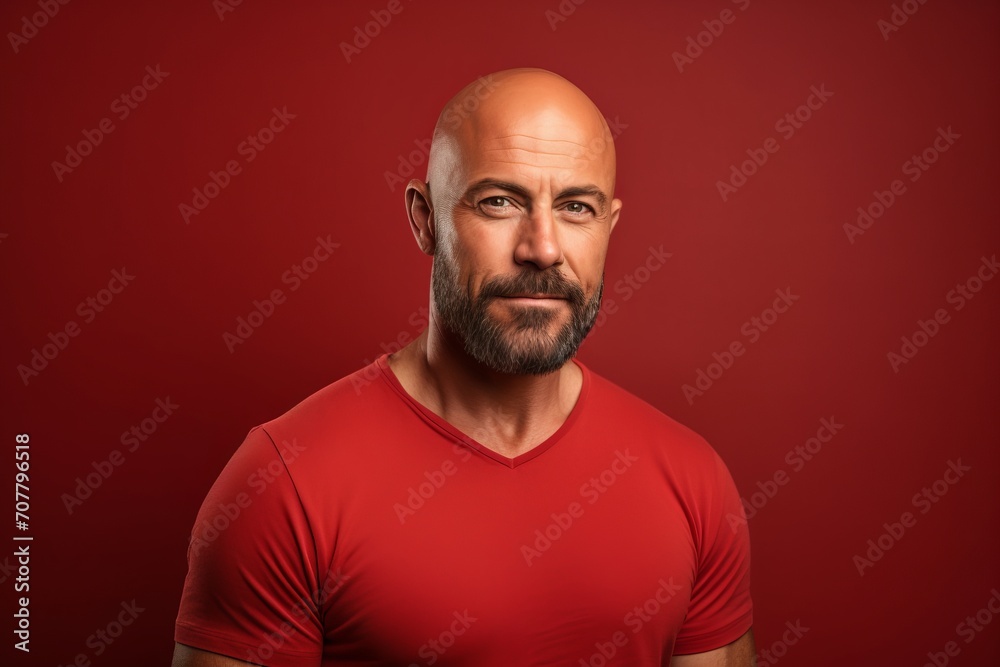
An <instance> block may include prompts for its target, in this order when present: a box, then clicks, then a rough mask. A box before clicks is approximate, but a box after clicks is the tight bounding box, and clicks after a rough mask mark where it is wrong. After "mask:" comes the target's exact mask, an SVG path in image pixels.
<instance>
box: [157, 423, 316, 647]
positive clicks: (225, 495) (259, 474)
mask: <svg viewBox="0 0 1000 667" xmlns="http://www.w3.org/2000/svg"><path fill="white" fill-rule="evenodd" d="M286 458H287V460H288V461H292V460H293V456H289V455H288V454H285V455H284V456H283V453H282V450H281V447H280V446H279V445H277V444H276V443H274V442H273V441H272V439H271V437H270V436H269V435H268V433H267V432H266V431H265V429H264V427H263V426H257V427H255V428H253V429H251V430H250V432H249V433H248V434H247V436H246V439H245V440H244V441H243V443H242V444H241V445H240V447H239V448H238V449H237V451H236V452H235V453H234V454H233V456H232V458H231V459H230V460H229V462H228V463H227V464H226V466H225V468H224V469H223V470H222V473H221V474H220V475H219V477H218V479H217V480H216V481H215V483H214V484H213V486H212V488H211V489H210V490H209V492H208V495H207V496H206V498H205V500H204V502H203V503H202V505H201V509H200V510H199V512H198V516H197V518H196V520H195V524H194V527H193V529H192V531H191V541H190V543H189V545H188V551H187V561H188V573H187V578H186V579H185V581H184V589H183V592H182V595H181V602H180V610H179V612H178V615H177V622H176V625H175V629H174V640H175V641H177V642H179V643H181V644H186V645H188V646H192V647H194V648H197V649H201V650H205V651H211V652H213V653H220V654H222V655H226V656H230V657H232V658H235V659H238V660H244V661H247V662H252V663H255V664H262V665H267V666H268V667H305V666H307V665H309V666H313V665H319V664H320V662H321V656H322V652H323V631H322V627H323V626H322V622H321V619H320V615H319V612H318V611H317V604H316V602H317V599H316V598H317V590H318V589H317V581H318V579H319V576H318V570H317V564H316V550H315V546H314V542H313V537H312V532H311V530H310V528H309V523H308V521H307V518H306V515H305V512H304V510H303V508H302V505H301V503H300V501H299V497H298V493H297V492H296V489H295V484H294V480H293V479H292V477H291V474H290V472H289V466H288V465H286ZM291 465H292V468H294V463H292V464H291Z"/></svg>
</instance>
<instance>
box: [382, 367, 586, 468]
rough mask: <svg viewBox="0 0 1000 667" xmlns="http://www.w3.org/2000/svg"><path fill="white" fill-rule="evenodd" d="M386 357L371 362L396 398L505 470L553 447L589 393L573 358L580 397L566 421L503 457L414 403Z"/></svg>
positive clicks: (573, 420)
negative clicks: (538, 440) (525, 448)
mask: <svg viewBox="0 0 1000 667" xmlns="http://www.w3.org/2000/svg"><path fill="white" fill-rule="evenodd" d="M388 357H389V353H388V352H385V353H383V354H382V355H381V356H379V357H378V359H376V360H375V363H376V365H377V366H378V368H379V370H380V371H382V378H383V379H384V380H385V381H386V383H387V384H388V385H389V386H390V387H392V389H393V390H394V391H395V392H396V393H397V394H398V395H399V397H400V398H401V399H403V402H405V403H406V404H407V405H408V406H409V407H410V408H411V409H412V410H413V411H414V412H416V413H417V414H418V415H419V416H420V417H421V418H422V419H423V420H424V421H426V422H427V423H428V424H430V425H431V426H433V427H434V428H436V429H437V430H438V431H440V432H442V433H443V434H444V435H447V436H449V437H451V438H452V439H454V440H456V441H457V442H459V443H461V444H463V445H466V446H467V447H469V448H470V449H472V450H474V451H476V452H479V453H480V454H482V455H483V456H486V457H488V458H490V459H493V460H494V461H496V462H497V463H500V464H502V465H504V466H506V467H508V468H516V467H517V466H519V465H523V464H525V463H527V462H528V461H531V460H532V459H534V458H535V457H537V456H539V455H541V454H544V453H545V452H546V451H548V450H549V449H551V448H552V446H553V445H555V444H556V443H557V442H559V440H561V439H562V438H563V436H564V435H565V434H566V432H567V431H569V430H570V428H572V426H573V424H574V422H576V421H577V419H578V418H579V416H580V413H581V412H583V410H584V406H585V404H586V402H587V396H588V394H589V393H590V382H591V380H590V369H589V368H587V367H586V366H585V365H584V364H583V362H581V361H580V360H578V359H577V358H576V357H573V358H572V359H571V361H572V362H573V363H575V364H576V365H577V366H579V368H580V371H581V372H582V373H583V384H582V386H581V387H580V395H579V396H578V397H577V399H576V403H575V404H574V405H573V409H572V410H571V411H570V413H569V415H568V416H567V417H566V420H565V421H564V422H563V423H562V424H561V425H560V426H559V428H558V429H556V431H555V433H553V434H552V435H550V436H549V437H548V438H546V439H545V440H544V441H543V442H541V443H539V444H538V445H536V446H535V447H532V448H531V449H530V450H528V451H526V452H524V453H523V454H519V455H518V456H515V457H514V458H510V457H509V456H504V455H503V454H501V453H499V452H496V451H493V450H492V449H490V448H489V447H487V446H486V445H484V444H482V443H480V442H478V441H477V440H475V439H474V438H472V437H470V436H468V435H466V434H465V433H463V432H462V431H460V430H459V429H457V428H456V427H454V426H453V425H452V424H450V423H449V422H447V421H445V420H444V419H443V418H441V417H440V416H439V415H437V414H435V413H434V412H431V411H430V410H429V409H428V408H427V407H426V406H424V405H423V404H422V403H420V402H419V401H417V399H415V398H413V397H412V396H410V394H409V393H407V391H406V389H404V388H403V385H402V384H401V383H400V381H399V378H397V377H396V374H395V373H393V371H392V368H390V367H389V362H388Z"/></svg>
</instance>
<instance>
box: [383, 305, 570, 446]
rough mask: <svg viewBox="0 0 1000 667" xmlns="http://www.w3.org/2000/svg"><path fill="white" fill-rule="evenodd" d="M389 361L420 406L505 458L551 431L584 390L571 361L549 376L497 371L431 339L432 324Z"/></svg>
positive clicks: (443, 340)
mask: <svg viewBox="0 0 1000 667" xmlns="http://www.w3.org/2000/svg"><path fill="white" fill-rule="evenodd" d="M387 361H388V363H389V367H390V368H391V369H392V372H393V374H394V375H395V376H396V378H397V379H398V380H399V383H400V384H401V385H402V386H403V389H405V390H406V392H407V393H408V394H409V395H410V396H412V397H413V398H414V399H415V400H416V401H417V402H418V403H420V404H421V405H423V406H424V407H426V408H427V409H428V410H430V411H431V412H433V413H434V414H436V415H438V416H439V417H441V418H442V419H444V420H445V421H446V422H448V423H449V424H451V425H452V426H454V427H455V428H457V429H458V430H460V431H462V432H463V433H465V434H466V435H468V436H470V437H471V438H472V439H473V440H476V441H477V442H479V443H480V444H482V445H484V446H486V447H488V448H489V449H492V450H493V451H495V452H497V453H499V454H502V455H504V456H506V457H508V458H515V457H517V456H519V455H521V454H524V453H525V452H528V451H530V450H531V449H533V448H534V447H536V446H538V445H540V444H541V443H543V442H544V441H545V440H546V439H548V437H549V436H551V435H552V434H553V433H555V432H556V431H557V430H558V429H559V427H560V426H562V424H563V422H565V421H566V418H567V417H568V416H569V414H570V412H572V410H573V406H574V405H576V401H577V399H578V398H579V396H580V390H581V388H582V386H583V372H582V371H581V369H580V367H579V366H577V365H576V364H575V363H573V362H572V361H569V362H567V363H566V364H564V365H563V366H562V368H560V369H559V370H557V371H555V372H553V373H550V374H548V375H507V374H504V373H497V372H495V371H493V370H492V369H489V368H486V367H484V366H483V365H482V364H480V363H478V362H477V361H475V360H474V359H471V358H470V357H469V356H468V355H467V354H466V353H465V352H464V350H462V349H457V350H456V349H455V346H453V345H450V344H449V341H447V340H446V338H445V337H444V336H443V335H440V333H438V334H437V335H435V327H434V323H433V322H432V323H431V324H430V325H429V326H428V328H427V329H425V330H424V331H423V332H422V333H421V334H420V336H419V337H417V339H416V340H414V341H413V342H412V343H410V344H409V345H407V346H406V347H405V348H403V349H402V350H400V351H399V352H396V353H395V354H391V355H389V357H388V359H387Z"/></svg>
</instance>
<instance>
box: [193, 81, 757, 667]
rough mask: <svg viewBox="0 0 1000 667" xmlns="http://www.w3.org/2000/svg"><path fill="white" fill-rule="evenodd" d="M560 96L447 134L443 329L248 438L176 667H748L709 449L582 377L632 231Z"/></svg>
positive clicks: (480, 85)
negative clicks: (622, 237)
mask: <svg viewBox="0 0 1000 667" xmlns="http://www.w3.org/2000/svg"><path fill="white" fill-rule="evenodd" d="M614 190H615V149H614V142H613V139H612V136H611V133H610V131H609V129H608V125H607V123H606V122H605V120H604V118H603V116H602V115H601V113H600V112H599V111H598V109H597V107H596V106H595V105H594V104H593V103H592V102H591V101H590V99H588V98H587V96H586V95H584V94H583V93H582V92H581V91H580V90H579V89H578V88H576V86H574V85H573V84H571V83H570V82H569V81H567V80H566V79H564V78H562V77H560V76H558V75H556V74H553V73H551V72H548V71H545V70H539V69H516V70H506V71H503V72H497V73H495V74H491V75H489V76H487V77H484V78H482V79H480V80H479V81H476V82H473V83H472V84H470V85H469V86H467V87H466V88H464V89H463V90H462V91H460V92H459V93H458V94H457V95H456V96H455V97H454V98H453V99H452V100H451V101H450V102H449V103H448V104H447V105H446V106H445V108H444V109H443V111H442V112H441V115H440V117H439V119H438V123H437V126H436V127H435V130H434V136H433V141H432V146H431V150H430V156H429V160H428V172H427V180H426V181H420V180H417V179H415V180H412V181H410V183H409V184H408V186H407V189H406V195H405V201H406V211H407V215H408V217H409V222H410V228H411V230H412V232H413V235H414V237H415V238H416V241H417V245H418V246H419V247H420V249H421V250H422V251H423V252H424V253H426V254H427V255H430V256H431V257H432V258H433V259H432V269H431V276H432V277H431V290H430V308H429V317H428V324H427V327H426V329H425V330H424V331H423V332H422V333H421V334H420V335H419V337H418V338H417V339H416V340H414V341H413V342H412V343H411V344H409V345H407V346H406V347H405V348H403V349H401V350H399V351H398V352H396V353H394V354H383V355H381V356H380V357H378V358H377V359H376V361H374V362H372V363H371V364H370V365H368V366H366V367H365V368H361V369H359V370H357V371H356V372H354V373H352V374H351V375H348V376H347V377H344V378H341V379H340V380H338V381H337V382H334V383H333V384H331V385H329V386H328V387H326V388H324V389H322V390H321V391H319V392H317V393H316V394H314V395H312V396H310V397H309V398H307V399H306V400H304V401H303V402H301V403H299V404H298V405H296V406H295V407H294V408H292V409H291V410H290V411H288V412H287V413H285V414H284V415H282V416H280V417H278V418H276V419H273V420H271V421H269V422H266V423H264V424H261V425H258V426H256V427H254V428H253V429H251V430H250V432H249V434H248V435H247V437H246V440H245V441H244V442H243V444H242V445H241V446H240V447H239V449H238V450H237V451H236V453H235V454H234V455H233V457H232V459H231V460H230V461H229V463H228V464H227V465H226V467H225V469H224V470H223V472H222V474H221V475H220V477H219V479H218V480H217V481H216V483H215V484H214V485H213V487H212V489H211V490H210V492H209V494H208V497H207V498H206V499H205V502H204V504H203V505H202V508H201V511H200V513H199V515H198V518H197V519H196V522H195V527H194V530H193V531H192V537H191V543H190V546H189V549H188V563H189V571H188V576H187V579H186V581H185V587H184V591H183V596H182V600H181V605H180V613H179V614H178V617H177V624H176V630H175V636H174V637H175V640H176V642H177V644H176V650H175V653H174V662H173V665H174V667H232V666H234V665H245V664H248V663H249V664H259V665H267V666H269V667H304V666H306V665H309V666H317V665H322V666H324V667H325V666H327V665H331V666H332V665H351V666H361V665H399V666H402V667H414V666H420V665H439V666H441V667H452V666H456V667H457V666H462V667H493V666H496V667H501V666H502V667H527V666H545V665H566V666H572V667H578V666H582V667H588V666H590V667H600V666H606V665H608V666H610V665H623V666H630V667H635V666H647V665H648V666H663V665H673V666H675V667H677V666H681V667H698V666H705V667H709V666H711V667H718V666H732V667H737V666H738V667H750V666H751V665H753V664H754V641H753V633H752V630H751V624H752V603H751V598H750V590H749V585H750V573H749V567H750V553H749V537H748V534H747V529H746V519H745V515H744V513H743V510H742V507H741V504H740V500H739V496H738V493H737V491H736V488H735V485H734V483H733V480H732V478H731V476H730V475H729V472H728V470H727V469H726V466H725V464H724V463H723V462H722V460H721V459H720V458H719V456H718V455H717V454H716V453H715V451H714V450H713V449H712V448H711V447H710V446H709V445H708V444H707V443H706V442H705V441H704V440H703V439H702V438H700V437H699V436H698V435H696V434H695V433H693V432H692V431H690V430H688V429H687V428H685V427H684V426H682V425H680V424H678V423H677V422H675V421H673V420H672V419H670V418H669V417H667V416H666V415H664V414H663V413H661V412H659V411H658V410H656V409H655V408H653V407H652V406H651V405H649V404H648V403H645V402H643V401H642V400H640V399H639V398H637V397H635V396H633V395H632V394H630V393H628V392H627V391H625V390H624V389H622V388H620V387H618V386H617V385H615V384H613V383H611V382H610V381H609V380H607V379H605V378H603V377H601V376H599V375H597V374H596V373H594V372H592V371H591V370H590V369H589V368H588V367H587V366H586V365H584V364H583V363H582V362H580V361H579V360H578V359H576V358H575V355H576V352H577V349H578V348H579V346H580V345H581V343H582V342H583V339H584V337H585V336H586V335H587V333H588V332H589V331H590V330H591V328H592V327H593V325H594V322H595V320H596V318H597V315H598V312H599V309H600V305H601V294H602V290H603V284H604V280H603V279H604V263H605V258H606V255H607V251H608V242H609V239H610V236H611V232H612V230H613V229H614V227H615V225H616V223H617V222H618V218H619V215H620V212H621V208H622V202H621V201H620V200H619V199H616V198H615V197H614Z"/></svg>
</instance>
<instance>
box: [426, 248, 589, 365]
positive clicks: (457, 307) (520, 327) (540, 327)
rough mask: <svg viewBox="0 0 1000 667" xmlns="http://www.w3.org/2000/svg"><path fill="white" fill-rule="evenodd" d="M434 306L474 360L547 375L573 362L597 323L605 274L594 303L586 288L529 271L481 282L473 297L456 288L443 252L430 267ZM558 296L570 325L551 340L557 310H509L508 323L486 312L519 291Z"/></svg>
mask: <svg viewBox="0 0 1000 667" xmlns="http://www.w3.org/2000/svg"><path fill="white" fill-rule="evenodd" d="M431 285H432V289H433V293H434V303H435V305H436V307H437V312H438V315H439V316H440V319H441V325H442V327H443V328H444V329H445V330H446V331H448V332H449V333H451V334H452V335H454V336H455V337H457V338H458V339H459V340H460V341H462V342H463V344H464V346H465V352H466V354H468V355H469V356H470V357H472V358H473V359H475V360H476V361H478V362H479V363H481V364H483V365H485V366H486V367H487V368H491V369H492V370H494V371H496V372H498V373H505V374H509V375H528V374H531V375H547V374H549V373H552V372H554V371H557V370H559V369H560V368H562V366H563V364H565V363H566V362H567V361H568V360H569V359H570V358H572V357H573V356H574V355H575V354H576V352H577V350H578V349H579V348H580V345H581V344H582V343H583V339H584V338H586V336H587V334H588V333H589V332H590V330H591V329H592V328H593V326H594V322H596V321H597V315H598V313H599V312H600V309H601V296H602V295H603V293H604V276H603V275H602V276H601V284H600V285H599V286H598V289H597V292H596V293H595V294H594V296H593V298H592V299H590V301H585V298H586V297H585V295H584V293H583V290H582V289H581V288H580V287H579V286H578V285H576V284H574V283H572V282H570V281H569V280H567V279H566V278H565V276H563V275H562V273H560V272H559V271H558V269H551V270H546V271H531V270H529V271H525V272H522V273H521V274H519V275H518V276H516V277H514V278H504V277H497V278H494V279H492V280H489V281H487V282H485V283H483V286H482V288H481V290H480V293H479V295H478V296H477V297H476V298H475V299H472V298H471V297H470V296H469V293H470V291H471V285H467V286H466V288H465V289H462V286H461V285H459V284H458V272H457V270H456V267H455V264H454V262H452V261H451V260H450V258H448V257H446V256H445V253H444V252H441V251H440V250H439V251H438V252H437V253H435V255H434V261H433V265H432V268H431ZM524 292H527V293H533V294H557V295H559V296H561V297H564V298H566V299H567V303H568V305H569V307H570V310H571V317H570V321H569V322H567V323H566V324H565V325H563V327H562V328H561V329H560V330H559V331H558V333H557V334H556V335H555V336H554V337H553V336H551V335H549V334H548V333H546V330H547V329H548V327H549V324H550V323H551V322H552V320H553V318H556V317H561V313H559V312H556V310H554V309H550V308H546V307H540V306H524V307H520V308H519V307H513V308H508V309H509V310H510V311H511V313H512V314H513V317H512V320H511V322H510V323H509V324H505V323H503V322H501V321H499V320H497V319H496V318H495V317H493V316H492V315H491V314H490V313H489V312H488V310H487V309H488V307H489V304H490V301H492V300H493V298H494V297H497V296H507V295H511V294H519V293H524Z"/></svg>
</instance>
